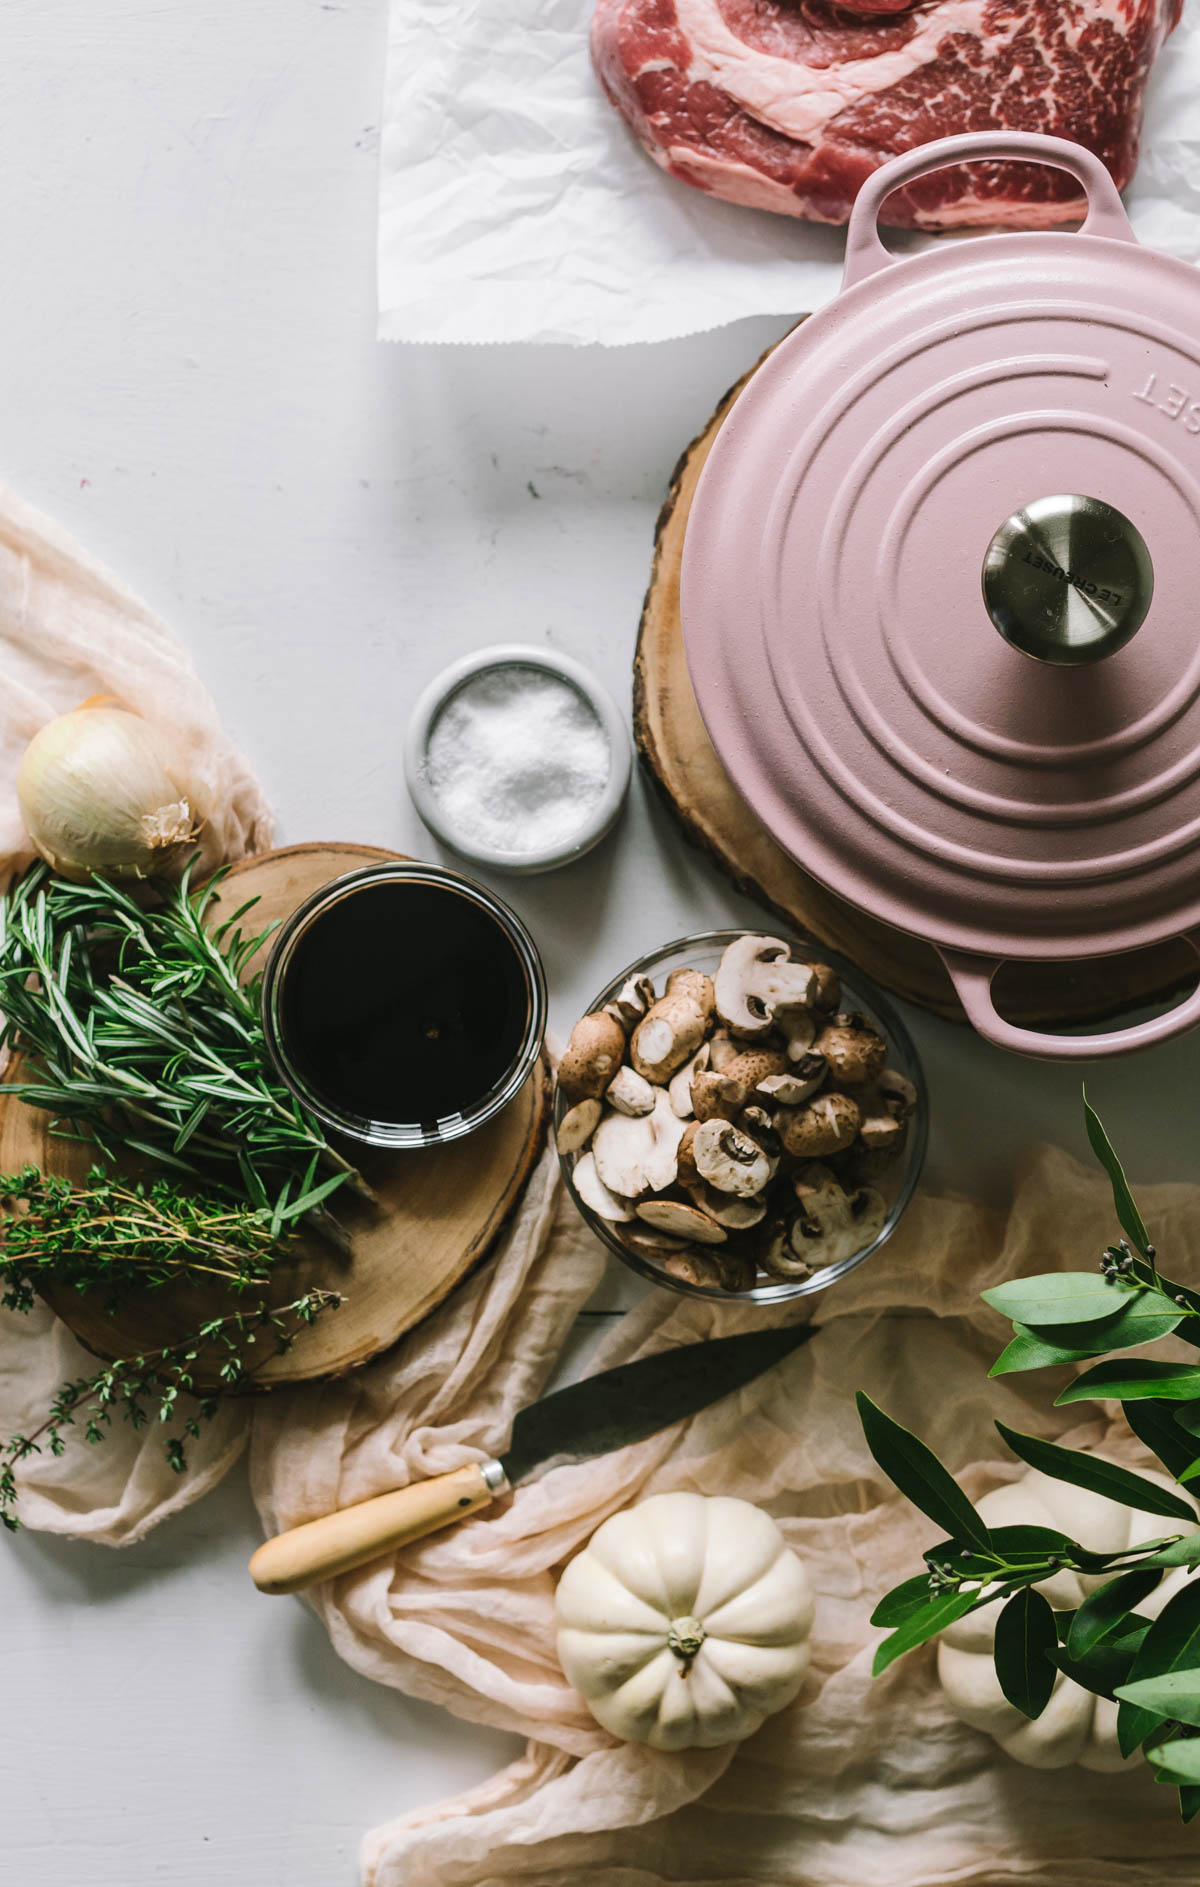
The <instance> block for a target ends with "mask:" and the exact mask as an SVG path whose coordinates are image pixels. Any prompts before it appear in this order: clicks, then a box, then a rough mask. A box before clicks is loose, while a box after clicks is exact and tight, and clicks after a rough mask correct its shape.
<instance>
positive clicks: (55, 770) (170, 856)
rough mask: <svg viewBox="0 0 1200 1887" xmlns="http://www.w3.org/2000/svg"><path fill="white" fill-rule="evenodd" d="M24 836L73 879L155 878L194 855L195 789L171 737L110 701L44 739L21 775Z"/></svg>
mask: <svg viewBox="0 0 1200 1887" xmlns="http://www.w3.org/2000/svg"><path fill="white" fill-rule="evenodd" d="M17 801H18V804H19V805H20V808H21V817H22V819H23V820H24V822H25V829H26V831H27V832H28V834H29V836H30V838H31V839H32V840H33V843H34V846H35V847H36V849H37V850H38V851H39V852H40V853H41V855H42V857H43V858H44V859H46V860H48V862H49V863H50V864H51V865H53V866H54V868H55V870H56V871H59V872H61V873H62V874H63V876H64V877H66V878H74V879H76V880H79V879H84V878H89V877H91V876H92V875H93V874H97V875H98V876H100V877H102V878H114V879H120V878H148V877H149V876H150V875H151V874H152V873H153V872H160V871H165V870H167V869H168V868H169V867H170V866H171V865H173V864H177V863H179V862H180V861H181V860H182V858H184V857H186V856H187V855H188V854H189V853H190V852H191V851H192V849H193V848H194V845H195V840H196V835H197V833H198V832H199V830H200V826H201V824H202V823H203V815H202V813H201V812H200V810H199V809H198V806H197V795H196V792H195V789H194V788H193V786H192V785H191V783H190V782H189V779H188V777H187V770H186V768H185V766H184V765H183V763H182V762H181V761H179V760H177V759H175V758H174V757H173V755H172V753H171V749H170V745H169V742H168V739H167V737H166V736H165V735H164V734H163V733H161V732H160V730H159V729H157V728H155V727H154V726H152V724H151V723H150V722H149V721H145V720H143V719H142V717H141V715H139V714H131V713H129V711H128V710H127V709H125V708H121V707H118V706H116V704H115V703H113V702H110V701H108V700H107V699H103V698H101V699H98V700H97V701H96V702H95V703H94V704H93V703H91V702H85V703H84V704H83V706H82V707H81V708H75V709H74V710H73V711H72V712H71V713H70V714H60V715H59V716H58V719H57V720H54V721H50V722H48V723H47V725H46V726H45V727H43V728H42V729H41V730H40V732H39V733H37V734H35V735H34V737H33V739H32V740H31V741H30V743H29V746H28V747H27V748H26V750H25V754H24V757H23V759H22V761H21V765H20V768H19V770H18V773H17Z"/></svg>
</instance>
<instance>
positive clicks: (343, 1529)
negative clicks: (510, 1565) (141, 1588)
mask: <svg viewBox="0 0 1200 1887" xmlns="http://www.w3.org/2000/svg"><path fill="white" fill-rule="evenodd" d="M507 1490H508V1480H507V1477H506V1476H505V1473H504V1469H503V1468H502V1467H501V1466H500V1463H499V1462H498V1461H484V1462H482V1463H480V1462H474V1461H473V1462H471V1463H470V1465H469V1466H467V1467H465V1468H455V1469H454V1471H453V1473H451V1474H439V1475H437V1476H436V1477H435V1478H434V1479H433V1480H432V1481H414V1482H413V1483H412V1484H411V1486H409V1487H399V1488H397V1489H396V1490H395V1492H394V1493H391V1494H377V1495H376V1496H375V1498H374V1500H361V1501H359V1502H358V1504H357V1505H356V1506H354V1507H343V1508H342V1509H341V1511H340V1512H339V1513H335V1514H326V1515H325V1516H324V1518H323V1519H321V1520H309V1521H306V1522H305V1524H304V1525H303V1526H302V1527H293V1528H292V1529H291V1531H290V1532H288V1533H277V1534H276V1536H275V1538H274V1539H273V1540H268V1541H267V1542H266V1543H265V1545H263V1546H260V1547H259V1549H258V1551H257V1553H255V1555H254V1557H253V1559H252V1560H251V1561H250V1577H251V1578H252V1579H253V1581H254V1583H255V1585H256V1586H257V1587H258V1589H259V1591H260V1592H273V1593H274V1592H299V1591H300V1589H301V1588H302V1587H303V1586H309V1585H312V1584H313V1582H314V1581H315V1580H317V1579H332V1578H334V1577H335V1576H336V1575H337V1574H338V1573H344V1572H352V1571H353V1569H354V1568H355V1567H356V1566H365V1565H366V1563H367V1561H368V1560H372V1559H378V1558H380V1556H381V1555H382V1554H384V1553H390V1552H392V1551H393V1550H394V1549H395V1548H396V1547H398V1546H407V1545H408V1544H409V1542H410V1540H421V1539H424V1537H425V1535H426V1534H427V1533H436V1532H437V1531H438V1529H439V1527H448V1526H450V1525H451V1524H452V1523H453V1522H454V1521H455V1520H465V1519H466V1517H467V1515H468V1514H473V1513H476V1512H477V1511H478V1510H479V1508H480V1507H487V1506H489V1505H490V1503H491V1502H492V1501H494V1500H495V1499H496V1497H497V1495H499V1494H503V1493H506V1492H507Z"/></svg>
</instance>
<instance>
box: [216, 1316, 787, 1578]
mask: <svg viewBox="0 0 1200 1887" xmlns="http://www.w3.org/2000/svg"><path fill="white" fill-rule="evenodd" d="M812 1335H813V1326H812V1325H811V1324H793V1325H790V1326H789V1327H788V1328H786V1329H772V1330H755V1331H749V1332H747V1333H746V1334H744V1335H742V1336H736V1337H716V1338H712V1339H709V1340H708V1341H705V1342H701V1343H687V1344H682V1345H680V1346H679V1348H677V1349H674V1350H660V1351H657V1352H656V1353H655V1354H654V1355H653V1356H643V1357H639V1358H638V1359H637V1361H636V1362H633V1363H621V1364H619V1365H618V1366H617V1367H616V1368H615V1369H607V1370H602V1371H601V1372H600V1373H599V1374H597V1375H595V1376H585V1377H584V1378H583V1380H582V1381H581V1382H577V1383H571V1384H569V1385H568V1386H567V1388H565V1389H556V1390H555V1391H554V1392H553V1393H552V1394H550V1395H548V1396H543V1397H542V1398H541V1400H540V1401H538V1402H533V1403H530V1405H529V1406H528V1408H524V1409H522V1410H521V1411H520V1412H519V1414H518V1415H517V1416H516V1418H515V1419H514V1421H513V1425H512V1437H511V1440H510V1442H509V1446H508V1449H507V1450H506V1452H505V1453H504V1454H503V1455H502V1456H500V1457H499V1459H497V1460H493V1461H484V1462H471V1463H470V1464H469V1465H468V1466H467V1467H465V1468H455V1469H454V1470H453V1472H451V1473H450V1474H439V1475H437V1476H435V1477H434V1478H433V1479H432V1480H429V1481H414V1482H411V1483H410V1484H409V1486H407V1487H401V1488H397V1489H396V1490H395V1491H394V1492H393V1493H390V1494H377V1495H375V1496H374V1498H373V1499H371V1500H364V1501H359V1502H358V1504H357V1505H356V1506H354V1507H344V1508H342V1509H341V1511H340V1512H338V1513H332V1514H325V1515H324V1516H323V1517H322V1518H321V1519H319V1520H309V1521H306V1522H305V1523H304V1525H303V1526H299V1527H292V1528H291V1529H290V1530H289V1531H288V1532H286V1533H279V1534H276V1536H275V1538H274V1539H273V1540H268V1541H266V1543H265V1544H264V1545H263V1546H260V1547H259V1549H258V1551H257V1553H255V1555H254V1557H253V1558H252V1559H251V1561H250V1576H251V1578H252V1579H253V1580H254V1583H255V1585H256V1586H257V1587H258V1589H259V1591H260V1592H269V1593H281V1592H299V1591H300V1590H301V1589H302V1588H303V1587H304V1586H307V1585H311V1584H312V1583H313V1582H314V1581H315V1580H318V1579H332V1578H334V1577H335V1576H336V1575H337V1574H338V1573H343V1572H351V1571H353V1570H354V1568H355V1567H357V1566H365V1565H366V1564H367V1563H368V1562H369V1561H370V1560H373V1559H378V1558H380V1557H381V1556H382V1555H383V1554H385V1553H390V1552H393V1551H394V1550H395V1549H396V1548H397V1547H399V1546H407V1545H408V1544H409V1543H410V1542H411V1541H413V1540H420V1539H423V1538H424V1537H425V1535H426V1534H429V1533H435V1532H437V1531H438V1529H439V1528H441V1527H447V1526H450V1525H451V1524H452V1523H453V1522H454V1521H455V1520H464V1519H466V1517H467V1516H468V1514H472V1513H477V1512H478V1511H479V1509H480V1508H481V1507H486V1506H488V1505H489V1504H490V1503H491V1502H492V1501H494V1500H496V1499H498V1497H499V1496H500V1495H502V1494H506V1493H508V1492H509V1490H510V1489H511V1488H512V1487H513V1486H514V1485H515V1484H516V1483H517V1482H518V1481H523V1480H525V1479H526V1477H527V1476H528V1475H530V1474H532V1473H533V1472H534V1470H535V1469H536V1468H540V1467H543V1466H544V1465H545V1464H546V1463H547V1462H548V1461H556V1460H560V1459H567V1460H574V1461H586V1460H589V1459H591V1458H592V1457H594V1456H596V1455H603V1454H609V1453H610V1452H611V1451H612V1450H613V1449H615V1448H626V1447H629V1446H630V1444H631V1443H633V1442H637V1441H644V1440H645V1439H646V1438H647V1437H648V1436H650V1435H656V1434H658V1433H659V1432H660V1430H662V1429H664V1428H670V1427H672V1426H673V1424H674V1423H676V1422H681V1421H683V1420H685V1419H686V1418H687V1417H688V1416H690V1415H696V1414H697V1413H698V1412H699V1411H700V1410H701V1409H706V1408H708V1407H709V1406H710V1404H712V1403H714V1402H719V1401H721V1400H722V1399H723V1398H724V1397H725V1396H727V1395H731V1394H732V1393H733V1391H734V1390H735V1389H741V1388H743V1387H744V1386H745V1385H746V1384H747V1383H750V1382H753V1381H754V1380H755V1378H756V1377H757V1376H761V1375H762V1373H763V1371H764V1370H767V1369H770V1368H771V1367H772V1366H773V1365H774V1364H775V1363H778V1362H780V1361H781V1360H782V1359H783V1358H784V1357H785V1356H789V1355H790V1354H791V1353H792V1351H793V1350H796V1349H798V1348H799V1346H800V1345H801V1344H802V1343H806V1342H807V1341H808V1339H809V1337H811V1336H812Z"/></svg>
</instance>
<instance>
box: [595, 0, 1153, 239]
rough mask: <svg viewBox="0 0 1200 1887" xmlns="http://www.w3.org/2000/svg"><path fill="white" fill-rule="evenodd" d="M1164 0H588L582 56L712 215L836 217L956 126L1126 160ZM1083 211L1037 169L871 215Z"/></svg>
mask: <svg viewBox="0 0 1200 1887" xmlns="http://www.w3.org/2000/svg"><path fill="white" fill-rule="evenodd" d="M1182 11H1183V0H856V4H855V5H853V6H838V5H833V4H831V3H830V0H598V3H597V7H596V12H595V16H594V21H593V26H592V57H593V60H594V62H595V65H596V70H597V72H598V73H599V75H600V80H601V83H602V84H603V86H604V89H605V91H606V92H607V94H608V96H609V98H610V99H611V100H612V102H613V104H614V105H615V106H616V107H617V109H618V111H619V112H620V113H621V114H622V116H623V117H624V118H625V119H626V120H627V121H628V123H629V125H630V127H631V128H632V130H633V132H634V134H635V136H636V137H637V138H639V139H640V141H641V143H642V144H644V145H645V147H646V149H647V150H648V151H649V153H650V155H651V156H652V157H653V158H654V160H655V162H656V163H658V164H661V165H662V167H663V169H664V170H667V171H669V172H670V173H671V175H672V176H673V177H680V178H682V179H683V180H684V182H686V183H690V184H695V185H696V186H697V187H698V188H699V189H701V190H705V191H708V192H710V193H711V194H712V195H713V196H719V197H724V198H726V199H727V200H728V201H729V202H731V203H744V204H748V205H751V206H752V207H753V208H755V209H765V210H777V211H780V212H782V213H783V214H784V215H787V216H800V217H805V218H807V219H808V220H809V221H810V222H817V223H844V222H845V221H846V218H847V217H848V216H849V214H850V206H851V204H852V203H853V201H854V198H855V196H856V195H857V193H858V190H859V188H860V186H861V184H862V183H863V181H864V179H865V178H866V177H867V176H868V175H869V174H870V172H871V171H872V170H874V169H875V168H876V167H877V166H878V165H879V164H881V163H883V162H884V161H885V160H886V159H887V158H889V157H893V156H895V155H896V154H897V153H898V152H900V151H907V150H909V149H911V148H912V147H913V146H914V145H918V144H926V143H929V142H930V141H931V140H932V139H934V138H941V137H947V136H949V135H950V134H951V133H952V132H956V131H988V130H994V129H997V128H1003V129H1005V130H1014V131H1042V132H1049V133H1051V134H1053V135H1055V136H1058V137H1065V138H1074V139H1075V140H1077V141H1078V142H1079V143H1081V144H1086V145H1087V146H1088V147H1089V149H1091V150H1093V151H1095V152H1096V153H1097V155H1098V156H1100V157H1101V158H1103V160H1104V162H1105V163H1106V164H1107V166H1108V168H1109V170H1110V171H1111V172H1112V174H1113V176H1114V177H1115V179H1116V181H1117V183H1118V185H1121V186H1124V185H1125V184H1126V183H1128V182H1129V180H1130V178H1131V177H1132V175H1133V172H1134V168H1135V166H1136V164H1137V157H1138V145H1139V140H1140V136H1141V127H1142V112H1143V106H1144V102H1145V93H1146V83H1147V80H1148V78H1149V75H1150V69H1151V67H1152V65H1153V63H1154V60H1155V58H1156V57H1157V55H1158V53H1159V51H1160V49H1161V47H1162V45H1163V42H1164V40H1165V39H1166V38H1167V36H1168V34H1169V33H1170V32H1171V31H1172V30H1173V29H1174V28H1175V27H1176V26H1177V25H1178V23H1179V17H1180V14H1181V13H1182ZM1082 212H1083V204H1082V202H1081V200H1080V196H1079V186H1078V185H1077V184H1076V183H1075V181H1074V180H1073V179H1072V178H1071V177H1069V176H1068V175H1067V174H1066V173H1065V172H1062V171H1054V170H1048V169H1047V168H1045V166H1041V165H1021V164H1012V163H986V164H983V163H977V164H971V165H969V166H968V165H960V166H958V167H956V168H955V169H952V170H944V171H939V172H936V173H934V174H933V175H931V176H929V177H924V178H921V179H920V180H919V181H918V182H917V183H915V184H912V185H911V186H910V187H909V188H908V189H906V190H903V191H897V192H896V193H895V194H894V195H893V196H892V197H891V198H890V200H889V203H888V206H887V221H888V222H889V223H893V224H897V225H901V226H916V227H918V228H924V229H943V228H948V227H953V226H955V225H971V226H975V227H985V226H988V225H991V226H1007V227H1010V228H1021V229H1034V228H1045V227H1049V226H1051V225H1053V224H1056V223H1062V222H1066V221H1069V220H1071V219H1072V218H1075V217H1077V216H1079V215H1081V214H1082Z"/></svg>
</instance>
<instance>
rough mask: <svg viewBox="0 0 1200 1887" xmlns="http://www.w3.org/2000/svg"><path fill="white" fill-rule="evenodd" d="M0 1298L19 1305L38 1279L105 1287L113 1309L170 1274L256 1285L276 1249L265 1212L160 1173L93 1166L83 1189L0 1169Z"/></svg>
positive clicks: (29, 1301) (28, 1301)
mask: <svg viewBox="0 0 1200 1887" xmlns="http://www.w3.org/2000/svg"><path fill="white" fill-rule="evenodd" d="M0 1214H2V1216H0V1238H2V1243H0V1287H2V1295H0V1304H3V1306H4V1308H5V1309H6V1310H20V1311H27V1310H30V1309H32V1307H33V1299H34V1293H35V1292H36V1291H37V1289H38V1287H39V1285H40V1284H41V1283H43V1282H45V1281H46V1280H51V1279H52V1280H53V1281H54V1282H55V1283H57V1284H66V1285H69V1286H71V1287H72V1288H73V1289H75V1290H77V1291H98V1292H102V1293H103V1294H104V1297H105V1300H106V1308H107V1309H109V1310H115V1309H116V1308H117V1306H118V1305H119V1304H121V1303H123V1302H124V1301H125V1299H126V1297H127V1296H128V1295H129V1293H130V1291H144V1290H157V1289H159V1288H161V1287H162V1286H163V1285H165V1284H170V1283H172V1282H174V1281H175V1280H177V1279H182V1278H192V1279H207V1280H216V1282H217V1283H218V1284H220V1285H221V1286H222V1287H223V1288H225V1289H227V1290H231V1291H236V1292H243V1291H246V1290H249V1289H252V1288H253V1287H255V1286H260V1285H262V1284H263V1283H264V1282H265V1281H266V1279H267V1278H268V1277H269V1275H270V1271H271V1265H272V1263H273V1262H274V1259H275V1258H276V1256H277V1255H278V1252H279V1249H280V1247H279V1241H278V1239H277V1238H276V1236H275V1234H274V1233H273V1231H272V1229H271V1225H270V1222H269V1219H268V1215H267V1214H266V1212H264V1211H261V1210H255V1209H253V1208H251V1207H247V1206H240V1205H233V1204H229V1203H228V1202H226V1201H225V1200H223V1199H213V1198H209V1197H205V1196H204V1195H203V1194H199V1193H194V1192H182V1191H181V1190H180V1189H179V1188H178V1187H177V1186H173V1185H172V1184H171V1182H170V1181H169V1180H167V1179H157V1180H153V1181H142V1180H138V1181H125V1180H120V1179H114V1178H113V1177H112V1176H111V1175H110V1174H108V1173H107V1172H106V1171H105V1169H104V1168H103V1167H100V1166H94V1167H93V1168H92V1170H91V1172H90V1173H89V1174H88V1177H87V1183H86V1184H85V1185H83V1186H72V1185H71V1183H70V1181H69V1180H66V1179H58V1178H54V1177H52V1176H47V1175H44V1174H42V1173H40V1172H39V1171H38V1169H37V1167H36V1166H26V1167H23V1168H22V1170H21V1171H20V1172H19V1173H5V1174H0Z"/></svg>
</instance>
